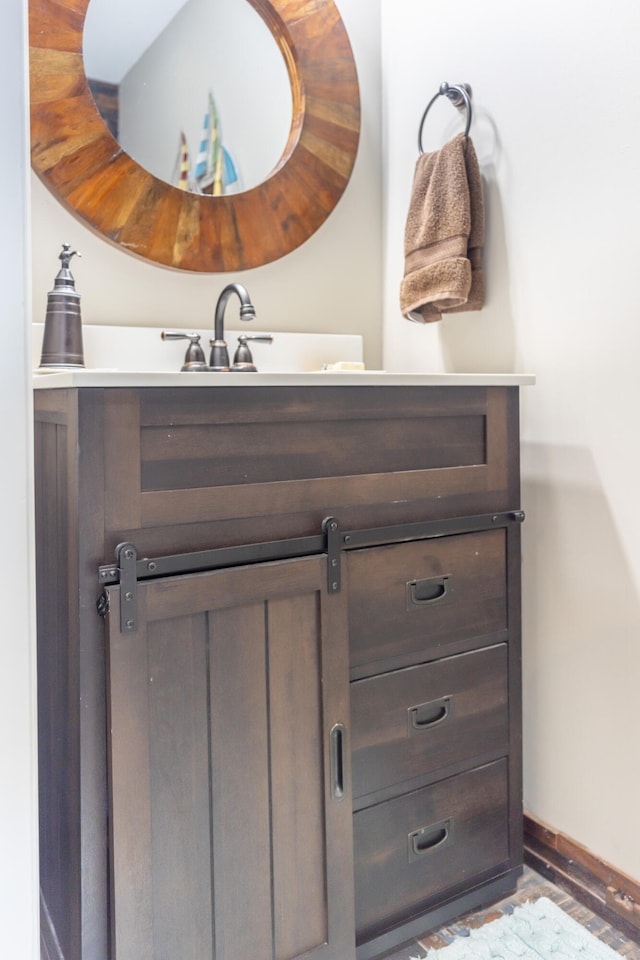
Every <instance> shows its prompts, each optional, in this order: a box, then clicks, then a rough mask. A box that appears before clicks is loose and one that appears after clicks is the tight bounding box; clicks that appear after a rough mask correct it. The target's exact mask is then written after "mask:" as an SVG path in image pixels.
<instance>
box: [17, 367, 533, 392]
mask: <svg viewBox="0 0 640 960" xmlns="http://www.w3.org/2000/svg"><path fill="white" fill-rule="evenodd" d="M534 383H535V377H534V376H533V375H532V374H526V373H386V372H385V371H382V370H364V371H349V370H345V371H317V372H313V373H180V372H173V371H167V372H162V371H155V372H141V373H137V372H135V371H119V370H89V369H82V368H78V369H75V370H56V371H53V370H50V371H40V370H36V371H34V374H33V386H34V389H36V390H50V389H52V388H68V387H335V386H340V387H351V386H357V387H364V386H367V387H370V386H376V387H379V386H384V387H407V386H411V387H447V386H454V387H490V386H506V387H517V386H529V385H531V384H534Z"/></svg>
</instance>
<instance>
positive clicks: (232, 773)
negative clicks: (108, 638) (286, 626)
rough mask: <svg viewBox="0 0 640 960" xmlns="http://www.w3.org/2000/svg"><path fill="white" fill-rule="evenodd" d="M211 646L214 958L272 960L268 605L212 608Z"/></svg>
mask: <svg viewBox="0 0 640 960" xmlns="http://www.w3.org/2000/svg"><path fill="white" fill-rule="evenodd" d="M248 599H249V597H248ZM209 644H210V650H211V657H210V665H209V670H210V681H209V682H210V688H211V702H210V711H211V721H210V722H211V797H212V818H213V820H212V828H213V887H214V909H215V930H216V941H215V958H216V960H238V958H239V957H244V956H247V957H250V956H252V955H253V954H254V953H255V950H256V949H258V948H259V950H260V954H261V958H262V957H263V958H264V960H271V955H272V954H271V944H272V929H271V927H272V922H271V849H270V835H271V824H270V817H269V746H268V716H267V698H266V689H267V678H266V669H267V667H266V652H265V618H264V603H263V602H258V603H255V602H254V603H252V604H249V603H248V602H247V605H245V606H242V607H234V608H231V609H226V610H217V611H214V612H212V613H211V614H210V617H209ZM258 945H259V947H258Z"/></svg>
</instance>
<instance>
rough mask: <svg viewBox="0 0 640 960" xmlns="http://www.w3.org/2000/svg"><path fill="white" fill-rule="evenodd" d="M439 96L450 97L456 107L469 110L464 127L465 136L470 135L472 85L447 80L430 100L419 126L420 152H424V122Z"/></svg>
mask: <svg viewBox="0 0 640 960" xmlns="http://www.w3.org/2000/svg"><path fill="white" fill-rule="evenodd" d="M438 97H448V99H449V100H450V101H451V103H452V104H453V105H454V107H458V108H460V107H463V106H464V108H465V109H466V111H467V125H466V127H465V128H464V135H465V137H468V136H469V130H470V129H471V119H472V110H471V87H470V86H469V84H468V83H452V84H449V83H447V81H446V80H445V81H444V82H443V83H441V84H440V89H439V90H438V92H437V93H436V95H435V96H434V97H432V98H431V100H429V103H428V104H427V109H426V110H425V111H424V113H423V114H422V120H421V121H420V126H419V127H418V152H419V153H424V149H423V147H422V129H423V127H424V122H425V120H426V119H427V114H428V113H429V110H431V107H432V106H433V105H434V103H435V102H436V100H437V99H438Z"/></svg>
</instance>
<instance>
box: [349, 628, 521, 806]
mask: <svg viewBox="0 0 640 960" xmlns="http://www.w3.org/2000/svg"><path fill="white" fill-rule="evenodd" d="M507 683H508V677H507V647H506V644H500V645H499V646H495V647H489V648H487V649H485V650H478V651H474V652H472V653H464V654H459V655H458V656H455V657H446V658H445V659H443V660H438V661H436V662H435V663H430V664H426V665H422V666H418V667H407V668H405V669H403V670H395V671H393V672H392V673H387V674H384V675H382V676H378V677H370V678H367V679H364V680H357V681H355V682H354V683H352V684H351V738H352V739H351V743H352V751H353V753H352V777H353V793H354V797H363V796H366V795H367V794H370V793H374V792H375V791H377V790H382V789H384V788H385V787H390V786H392V785H393V784H401V783H402V782H403V781H410V780H412V779H414V778H416V777H419V776H421V775H426V774H429V773H433V772H435V771H437V770H440V769H443V768H445V767H447V766H450V765H453V764H458V763H462V762H465V761H468V762H469V765H472V763H473V761H474V759H475V758H477V757H480V756H481V757H482V758H483V759H485V758H486V759H495V758H497V757H499V756H504V755H505V754H506V753H507V747H508V690H507ZM475 762H476V763H477V762H478V761H477V759H476V760H475ZM406 789H407V788H405V790H404V791H402V789H401V788H399V789H398V792H406Z"/></svg>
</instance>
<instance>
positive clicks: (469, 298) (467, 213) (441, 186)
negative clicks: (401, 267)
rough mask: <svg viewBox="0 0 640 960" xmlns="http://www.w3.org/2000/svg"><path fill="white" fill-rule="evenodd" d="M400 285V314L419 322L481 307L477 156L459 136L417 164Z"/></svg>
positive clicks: (480, 203) (481, 237) (481, 206)
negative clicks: (403, 269)
mask: <svg viewBox="0 0 640 960" xmlns="http://www.w3.org/2000/svg"><path fill="white" fill-rule="evenodd" d="M404 241H405V242H404V252H405V272H404V278H403V280H402V284H401V287H400V308H401V310H402V313H403V315H404V316H406V317H407V319H409V320H414V321H416V322H418V323H429V322H431V321H433V320H440V317H441V314H442V313H458V312H459V311H462V310H480V308H481V307H482V305H483V303H484V277H483V273H482V246H483V243H484V201H483V197H482V180H481V177H480V169H479V167H478V159H477V157H476V152H475V150H474V147H473V143H472V142H471V140H470V138H469V137H466V136H465V135H464V133H460V134H458V135H457V136H456V137H454V138H453V140H450V141H449V143H447V144H445V145H444V147H442V149H441V150H437V151H435V152H433V153H423V154H422V155H421V156H420V157H419V158H418V161H417V163H416V169H415V175H414V180H413V191H412V195H411V202H410V204H409V213H408V215H407V224H406V228H405V238H404Z"/></svg>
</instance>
